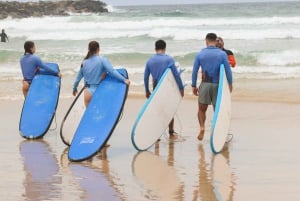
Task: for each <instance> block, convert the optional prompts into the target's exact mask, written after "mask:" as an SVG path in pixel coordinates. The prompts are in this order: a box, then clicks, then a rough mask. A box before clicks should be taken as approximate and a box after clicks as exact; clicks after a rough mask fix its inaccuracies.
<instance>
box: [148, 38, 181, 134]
mask: <svg viewBox="0 0 300 201" xmlns="http://www.w3.org/2000/svg"><path fill="white" fill-rule="evenodd" d="M166 46H167V44H166V42H165V41H164V40H157V41H156V42H155V52H156V53H155V54H154V55H152V56H151V57H150V58H149V59H148V61H147V62H146V67H145V71H144V85H145V91H146V97H147V98H149V97H150V95H151V92H150V89H149V76H150V75H151V77H152V81H153V89H154V88H155V87H156V85H157V83H158V82H159V80H160V78H161V76H162V75H163V73H164V72H165V70H166V69H167V68H171V70H172V72H173V75H174V76H175V80H176V82H177V84H178V87H179V89H180V93H181V95H182V96H184V87H183V83H182V80H181V78H180V75H179V73H178V71H177V68H176V66H175V61H174V59H173V58H172V57H171V56H169V55H167V54H166ZM170 101H172V100H170ZM176 134H177V133H176V132H175V131H174V119H172V120H171V121H170V123H169V135H170V137H176Z"/></svg>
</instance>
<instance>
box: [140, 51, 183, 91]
mask: <svg viewBox="0 0 300 201" xmlns="http://www.w3.org/2000/svg"><path fill="white" fill-rule="evenodd" d="M168 67H169V68H171V70H172V72H173V75H174V77H175V80H176V82H177V85H178V87H179V89H180V90H183V88H184V87H183V84H182V80H181V78H180V75H179V73H178V71H177V69H176V67H175V61H174V59H173V58H172V57H170V56H169V55H166V54H154V55H153V56H151V57H150V58H149V60H148V61H147V63H146V67H145V72H144V85H145V90H146V93H150V90H149V76H150V74H151V76H152V79H153V88H155V86H156V84H157V83H158V82H159V79H160V78H161V76H162V75H163V73H164V72H165V70H166V69H167V68H168Z"/></svg>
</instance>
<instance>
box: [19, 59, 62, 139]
mask: <svg viewBox="0 0 300 201" xmlns="http://www.w3.org/2000/svg"><path fill="white" fill-rule="evenodd" d="M47 65H48V66H50V67H51V68H53V69H56V70H58V69H59V67H58V65H57V64H55V63H47ZM60 82H61V80H60V77H58V76H57V75H53V74H51V73H49V72H46V71H44V70H40V71H39V73H38V74H37V75H36V76H35V77H34V79H33V80H32V82H31V85H30V87H29V90H28V93H27V96H26V98H25V100H24V103H23V108H22V112H21V118H20V122H19V131H20V135H21V136H22V137H24V138H27V139H36V138H41V137H43V136H44V135H45V134H46V133H47V131H48V129H49V127H50V125H51V122H52V120H53V117H54V114H55V111H56V107H57V104H58V98H59V93H60Z"/></svg>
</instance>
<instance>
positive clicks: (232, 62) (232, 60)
mask: <svg viewBox="0 0 300 201" xmlns="http://www.w3.org/2000/svg"><path fill="white" fill-rule="evenodd" d="M217 47H218V48H221V49H222V50H223V51H224V52H226V54H227V58H228V62H229V64H230V65H231V67H232V68H234V67H235V65H236V61H235V58H234V54H233V52H232V51H231V50H227V49H225V48H224V41H223V38H221V37H217Z"/></svg>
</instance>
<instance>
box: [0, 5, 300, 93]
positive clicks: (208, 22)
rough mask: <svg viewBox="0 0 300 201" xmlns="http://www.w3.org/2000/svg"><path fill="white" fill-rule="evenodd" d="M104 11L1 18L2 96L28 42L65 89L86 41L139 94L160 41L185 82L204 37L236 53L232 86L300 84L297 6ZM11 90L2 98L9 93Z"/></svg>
mask: <svg viewBox="0 0 300 201" xmlns="http://www.w3.org/2000/svg"><path fill="white" fill-rule="evenodd" d="M109 10H110V12H109V13H103V14H89V13H85V14H81V15H78V14H71V16H66V17H54V16H47V17H42V18H35V17H31V18H24V19H12V18H7V19H4V20H0V26H1V27H0V28H1V29H2V28H5V30H6V33H7V34H8V36H9V39H10V42H9V43H0V82H1V83H2V84H1V85H2V87H0V96H1V97H2V96H5V95H7V91H6V92H5V93H4V92H3V90H4V89H2V88H5V89H7V85H9V83H10V82H11V83H15V82H18V81H19V80H21V79H22V75H21V71H20V66H19V58H20V57H21V56H22V54H23V44H24V41H26V40H33V41H35V43H36V46H37V52H36V54H37V55H39V56H40V57H41V58H42V60H43V61H45V62H47V61H49V62H56V63H58V64H59V66H60V68H61V71H62V73H63V79H64V81H63V83H64V86H65V87H66V88H67V89H71V86H72V83H73V80H74V78H75V76H76V72H77V71H78V69H79V66H80V64H81V62H82V59H83V58H84V56H85V55H86V53H87V44H88V42H89V41H90V40H97V41H99V42H100V46H101V54H102V55H104V56H105V57H107V58H109V60H110V61H111V63H112V64H113V65H114V66H115V67H125V68H126V69H127V70H128V72H129V77H130V79H131V80H132V87H131V91H132V92H137V93H139V92H143V87H142V86H143V70H144V65H145V62H146V60H147V59H148V57H150V56H151V55H152V54H153V53H154V42H155V41H156V40H157V39H164V40H166V42H167V53H168V54H169V55H171V56H173V57H174V58H175V60H176V61H177V62H178V63H179V65H180V66H181V67H185V68H186V73H185V75H184V76H185V82H186V84H190V77H191V76H190V74H191V70H192V65H193V59H194V55H195V53H196V52H197V51H199V50H200V49H202V48H204V47H205V41H204V38H205V35H206V34H207V33H208V32H215V33H216V34H217V35H219V36H221V37H223V39H224V42H225V48H227V49H230V50H232V51H233V52H234V54H235V57H236V60H237V67H236V68H234V69H233V73H234V79H235V80H236V81H239V80H251V79H255V80H257V79H261V80H266V79H267V80H282V79H285V80H286V79H299V78H300V12H299V10H300V2H282V3H275V2H273V3H243V4H207V5H203V4H199V5H172V6H136V7H111V6H109ZM7 83H8V84H7ZM18 84H19V82H18ZM16 88H17V87H16V86H15V87H13V89H11V91H9V90H8V92H9V93H10V92H11V93H15V90H16ZM1 91H2V92H1ZM66 91H67V90H66Z"/></svg>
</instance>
